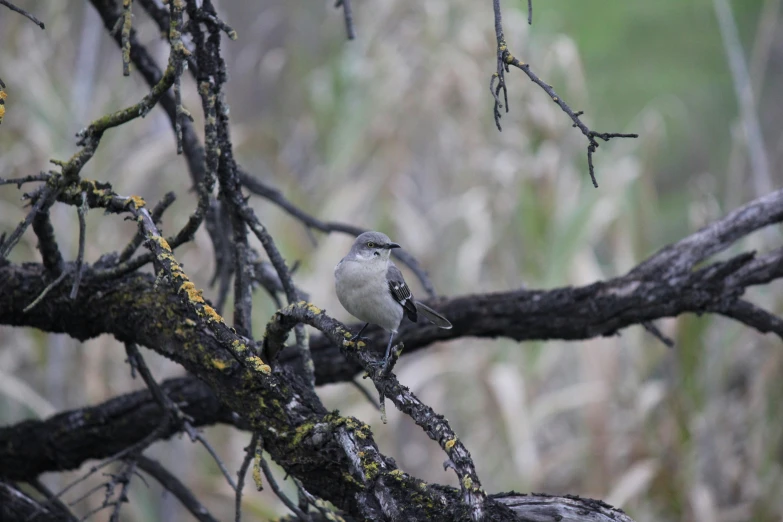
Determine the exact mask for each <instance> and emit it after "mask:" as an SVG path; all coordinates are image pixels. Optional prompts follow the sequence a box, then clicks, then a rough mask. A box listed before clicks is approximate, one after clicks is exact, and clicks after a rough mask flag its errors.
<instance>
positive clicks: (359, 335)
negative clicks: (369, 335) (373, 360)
mask: <svg viewBox="0 0 783 522" xmlns="http://www.w3.org/2000/svg"><path fill="white" fill-rule="evenodd" d="M368 326H370V323H364V326H362V329H361V330H359V333H358V334H356V337H357V339H361V338H362V332H363V331H364V329H365V328H367V327H368Z"/></svg>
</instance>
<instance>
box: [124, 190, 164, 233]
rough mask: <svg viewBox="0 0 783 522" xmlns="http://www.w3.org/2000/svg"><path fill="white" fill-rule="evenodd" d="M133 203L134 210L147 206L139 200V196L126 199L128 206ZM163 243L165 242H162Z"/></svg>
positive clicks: (142, 200)
mask: <svg viewBox="0 0 783 522" xmlns="http://www.w3.org/2000/svg"><path fill="white" fill-rule="evenodd" d="M131 203H133V206H134V207H136V210H139V209H140V208H143V207H144V206H145V205H147V202H146V201H144V199H143V198H140V197H139V196H130V197H128V203H127V204H128V205H130V204H131ZM164 241H165V240H164Z"/></svg>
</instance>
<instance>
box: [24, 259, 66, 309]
mask: <svg viewBox="0 0 783 522" xmlns="http://www.w3.org/2000/svg"><path fill="white" fill-rule="evenodd" d="M67 275H68V271H67V270H63V271H62V272H61V273H60V275H59V276H57V279H55V280H54V281H52V282H51V283H49V284H48V285H46V288H44V289H43V291H42V292H41V293H40V294H39V295H38V297H36V298H35V300H34V301H33V302H32V303H30V304H29V305H27V306H26V307H25V308H24V310H22V312H24V313H27V312H29V311H30V310H32V309H33V308H35V307H36V306H38V303H40V302H41V300H42V299H43V298H44V297H46V294H48V293H49V292H51V291H52V290H53V289H54V288H56V287H57V285H59V284H60V283H62V282H63V279H65V278H66V276H67Z"/></svg>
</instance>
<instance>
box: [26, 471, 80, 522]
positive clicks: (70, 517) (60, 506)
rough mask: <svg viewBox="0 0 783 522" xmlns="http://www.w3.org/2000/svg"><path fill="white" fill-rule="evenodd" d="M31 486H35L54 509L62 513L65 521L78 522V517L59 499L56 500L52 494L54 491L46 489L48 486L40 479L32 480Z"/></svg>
mask: <svg viewBox="0 0 783 522" xmlns="http://www.w3.org/2000/svg"><path fill="white" fill-rule="evenodd" d="M30 485H31V486H33V487H34V488H35V489H36V491H38V492H39V493H40V494H41V495H43V496H44V498H45V499H46V500H47V501H48V502H49V504H50V505H51V506H52V507H53V508H54V509H56V510H57V511H59V512H60V515H61V516H62V517H63V520H65V521H67V522H76V520H77V519H76V516H75V515H74V514H73V513H71V510H70V509H68V506H66V505H65V504H64V503H63V502H62V501H61V500H60V499H59V498H56V497H55V496H54V493H52V490H50V489H49V488H48V487H46V485H44V483H43V482H41V480H40V479H34V480H31V481H30ZM33 520H35V519H33Z"/></svg>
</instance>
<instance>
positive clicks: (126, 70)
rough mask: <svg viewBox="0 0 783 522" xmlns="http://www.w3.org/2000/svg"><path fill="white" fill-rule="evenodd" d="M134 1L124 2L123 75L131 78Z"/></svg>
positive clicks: (122, 36) (122, 35)
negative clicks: (131, 33)
mask: <svg viewBox="0 0 783 522" xmlns="http://www.w3.org/2000/svg"><path fill="white" fill-rule="evenodd" d="M132 8H133V0H122V30H121V31H120V35H121V38H122V75H123V76H130V48H131V44H130V32H131V28H132V27H133V22H132V16H133V15H132V14H131V9H132Z"/></svg>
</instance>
